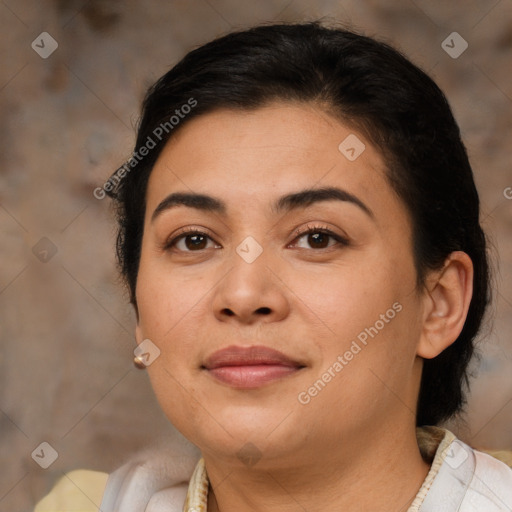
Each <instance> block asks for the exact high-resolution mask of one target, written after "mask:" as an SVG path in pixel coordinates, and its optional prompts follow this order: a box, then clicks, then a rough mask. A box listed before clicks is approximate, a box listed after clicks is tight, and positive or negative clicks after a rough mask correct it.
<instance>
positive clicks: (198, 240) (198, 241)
mask: <svg viewBox="0 0 512 512" xmlns="http://www.w3.org/2000/svg"><path fill="white" fill-rule="evenodd" d="M191 240H194V241H193V242H191V243H190V241H191ZM187 242H188V243H187V244H186V245H187V248H188V249H191V248H195V249H198V248H199V249H202V248H203V247H202V246H203V245H204V236H203V235H189V236H188V237H187Z"/></svg>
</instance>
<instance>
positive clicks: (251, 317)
mask: <svg viewBox="0 0 512 512" xmlns="http://www.w3.org/2000/svg"><path fill="white" fill-rule="evenodd" d="M264 254H265V251H264V252H263V253H262V254H261V255H260V256H259V257H258V258H257V259H256V260H255V261H253V262H251V263H248V262H247V261H244V260H243V259H242V258H241V257H240V256H239V255H238V254H237V253H236V252H234V254H233V257H232V258H231V260H230V262H229V264H230V270H229V271H228V272H227V273H226V275H225V277H224V278H223V279H222V280H221V282H220V283H219V285H218V286H217V287H216V289H215V292H214V293H215V295H214V298H213V302H212V304H213V308H214V314H215V316H216V318H217V319H218V320H220V321H223V322H226V321H230V322H238V323H244V324H253V323H256V322H265V323H268V322H277V321H279V320H282V319H283V318H285V317H286V316H287V315H288V314H289V311H290V303H289V298H288V295H287V292H288V289H287V287H286V285H285V284H284V283H283V281H282V280H281V279H280V278H279V276H278V274H279V268H278V267H277V264H276V261H275V259H272V261H271V258H270V257H267V256H266V255H264Z"/></svg>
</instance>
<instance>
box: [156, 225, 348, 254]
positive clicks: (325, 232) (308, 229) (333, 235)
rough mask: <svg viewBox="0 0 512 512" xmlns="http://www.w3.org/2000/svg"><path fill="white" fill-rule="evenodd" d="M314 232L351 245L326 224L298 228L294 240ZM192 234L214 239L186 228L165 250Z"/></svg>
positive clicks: (168, 241)
mask: <svg viewBox="0 0 512 512" xmlns="http://www.w3.org/2000/svg"><path fill="white" fill-rule="evenodd" d="M313 233H321V234H323V235H328V236H330V237H331V238H333V239H334V240H336V242H337V243H338V245H341V246H348V245H349V240H348V239H347V238H344V237H342V236H340V235H338V234H336V233H334V232H333V231H331V230H330V229H329V228H327V227H326V226H312V225H309V224H308V225H307V226H306V227H305V228H303V229H298V230H296V231H295V233H294V239H293V242H295V241H296V240H297V239H299V238H302V237H303V236H305V235H310V234H313ZM191 235H201V236H205V237H207V238H210V239H211V240H213V239H212V237H211V236H210V235H209V234H208V233H205V232H204V231H201V230H199V229H188V228H184V229H183V230H182V231H181V232H178V234H177V235H176V236H174V237H173V238H172V239H170V240H167V241H166V242H165V244H164V246H163V249H164V250H170V249H171V248H172V247H173V246H174V245H176V244H177V243H178V242H179V241H180V240H181V239H182V238H186V237H187V236H191ZM332 247H334V246H328V247H324V248H322V249H312V250H314V251H316V252H320V251H322V250H327V249H331V248H332ZM202 250H204V249H200V250H198V251H182V252H190V253H192V252H200V251H202Z"/></svg>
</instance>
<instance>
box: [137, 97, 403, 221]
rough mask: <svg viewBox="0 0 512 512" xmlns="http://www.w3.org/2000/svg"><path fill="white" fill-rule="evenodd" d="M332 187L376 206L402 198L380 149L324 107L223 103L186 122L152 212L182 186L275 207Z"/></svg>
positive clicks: (159, 165)
mask: <svg viewBox="0 0 512 512" xmlns="http://www.w3.org/2000/svg"><path fill="white" fill-rule="evenodd" d="M354 156H355V158H354ZM328 186H336V187H342V188H343V189H344V190H347V191H348V192H350V193H352V194H354V195H356V196H358V197H360V198H361V199H363V198H364V199H363V200H364V201H365V202H366V203H368V202H370V203H373V204H374V205H375V206H377V208H378V206H379V204H382V205H383V206H384V205H386V204H387V205H389V204H390V201H395V202H396V201H397V198H396V197H395V194H394V192H393V190H392V189H391V187H390V186H389V184H388V181H387V179H386V177H385V165H384V162H383V159H382V157H381V155H380V154H379V152H378V151H377V150H376V149H375V148H374V147H373V146H372V145H371V144H370V143H369V141H367V140H365V139H364V137H363V136H362V135H360V134H359V133H356V132H355V131H354V130H352V129H350V128H349V127H348V126H346V125H344V124H343V123H341V122H340V121H338V120H336V119H334V118H333V117H331V116H329V115H328V114H326V113H325V112H323V111H322V110H320V109H317V108H315V107H314V106H312V105H304V104H283V103H275V104H271V105H268V106H266V107H262V108H259V109H256V110H253V111H239V110H219V111H215V112H212V113H209V114H205V115H201V116H199V117H197V118H194V119H192V120H191V121H189V122H187V124H185V125H184V126H183V127H182V128H180V130H179V131H178V132H177V133H176V135H175V136H173V138H172V139H171V140H170V141H169V142H168V143H167V145H166V147H165V148H164V149H163V151H162V153H161V154H160V156H159V158H158V160H157V162H156V164H155V166H154V169H153V171H152V173H151V176H150V180H149V185H148V192H147V203H148V214H150V213H151V212H152V211H153V210H154V208H156V206H157V205H158V203H159V201H161V200H162V199H163V198H164V197H165V196H166V195H167V194H169V193H170V192H173V191H176V190H179V191H181V192H186V191H190V192H191V191H193V192H200V193H205V194H209V195H215V196H219V197H222V198H223V200H224V202H225V203H226V204H227V205H228V207H229V205H238V206H240V205H244V206H245V207H248V206H250V205H254V206H258V207H260V206H261V205H262V204H265V205H267V206H268V208H269V209H270V207H271V204H273V200H274V199H275V198H277V197H279V196H281V195H285V194H287V193H290V192H293V191H294V190H304V189H307V188H318V187H328ZM396 206H397V207H400V205H399V204H397V205H396Z"/></svg>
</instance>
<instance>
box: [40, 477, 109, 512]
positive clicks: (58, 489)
mask: <svg viewBox="0 0 512 512" xmlns="http://www.w3.org/2000/svg"><path fill="white" fill-rule="evenodd" d="M107 479H108V474H107V473H102V472H100V471H89V470H84V469H78V470H75V471H71V472H69V473H66V474H65V475H63V476H62V477H61V478H60V479H59V480H58V481H57V483H56V484H55V486H54V487H53V489H52V490H51V491H50V493H49V494H47V495H46V496H45V497H44V498H43V499H42V500H41V501H40V502H39V503H37V505H36V507H35V509H34V512H67V511H68V510H70V511H71V510H80V511H81V512H98V511H99V507H100V503H101V499H102V496H103V492H104V490H105V486H106V484H107Z"/></svg>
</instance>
